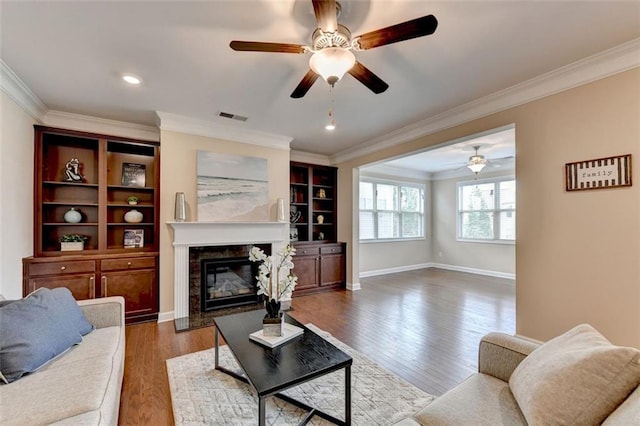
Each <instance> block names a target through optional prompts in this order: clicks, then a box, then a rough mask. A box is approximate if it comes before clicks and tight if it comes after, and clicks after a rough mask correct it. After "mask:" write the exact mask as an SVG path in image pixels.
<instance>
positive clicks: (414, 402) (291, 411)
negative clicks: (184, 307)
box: [167, 324, 434, 426]
mask: <svg viewBox="0 0 640 426" xmlns="http://www.w3.org/2000/svg"><path fill="white" fill-rule="evenodd" d="M307 327H308V328H309V329H310V330H312V331H313V332H315V333H316V334H318V335H320V336H322V337H323V338H325V339H326V340H328V341H329V342H331V343H332V344H333V345H335V346H337V347H338V348H340V349H341V350H343V351H344V352H346V353H348V354H349V355H351V357H352V358H353V366H352V368H351V402H352V405H351V420H352V423H353V424H354V425H363V426H364V425H366V426H370V425H385V426H387V425H392V424H394V423H395V422H397V421H400V420H402V419H403V418H405V417H407V416H411V415H412V414H414V413H416V412H417V411H419V410H420V409H421V408H423V407H425V406H426V405H427V404H429V403H430V402H431V401H432V400H433V398H434V397H433V396H432V395H429V394H428V393H426V392H423V391H421V390H420V389H418V388H416V387H415V386H413V385H412V384H410V383H408V382H407V381H405V380H403V379H401V378H400V377H398V376H396V375H394V374H392V373H390V372H389V371H387V370H385V369H384V368H382V367H381V366H379V365H378V364H376V363H375V362H373V361H371V360H370V359H368V358H367V357H365V356H364V355H362V354H361V353H359V352H357V351H356V350H355V349H352V348H350V347H349V346H347V345H345V344H344V343H342V342H341V341H339V340H338V339H336V338H334V337H333V336H331V335H330V334H329V333H327V332H325V331H323V330H321V329H319V328H317V327H315V326H314V325H313V324H308V325H307ZM220 365H221V366H224V367H226V368H229V369H231V370H233V371H237V372H239V373H240V372H241V370H240V368H239V366H238V364H237V363H236V361H235V359H234V358H233V355H232V354H231V351H230V350H229V349H228V348H227V346H221V348H220ZM167 373H168V375H169V387H170V390H171V403H172V406H173V416H174V419H175V424H176V425H184V426H195V425H233V426H239V425H252V426H253V425H256V424H257V422H258V397H257V395H256V394H255V391H253V389H252V388H251V387H250V386H249V385H247V384H245V383H242V382H240V381H238V380H236V379H234V378H233V377H230V376H229V375H227V374H224V373H222V372H220V371H216V370H215V369H214V350H213V349H209V350H205V351H200V352H196V353H192V354H189V355H184V356H181V357H177V358H172V359H169V360H167ZM284 393H285V394H287V395H289V396H291V397H293V398H296V399H298V400H300V401H303V402H305V403H307V404H309V405H311V406H313V407H315V408H317V409H320V410H322V411H324V412H326V413H328V414H331V415H333V416H335V417H337V418H339V419H344V370H340V371H337V372H334V373H331V374H327V375H325V376H322V377H320V378H318V379H315V380H312V381H310V382H307V383H303V384H301V385H299V386H296V387H294V388H291V389H289V390H287V391H285V392H284ZM306 414H307V413H306V411H304V410H302V409H299V408H298V407H296V406H294V405H291V404H289V403H286V402H284V401H282V400H281V399H279V398H276V397H270V398H267V402H266V424H267V425H297V424H298V423H299V422H300V421H301V420H302V419H304V417H305V415H306ZM308 424H310V425H329V424H332V423H329V422H327V421H326V420H324V419H321V418H319V417H317V416H314V417H313V418H312V420H311V422H309V423H308Z"/></svg>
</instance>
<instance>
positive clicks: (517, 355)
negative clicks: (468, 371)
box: [396, 333, 640, 426]
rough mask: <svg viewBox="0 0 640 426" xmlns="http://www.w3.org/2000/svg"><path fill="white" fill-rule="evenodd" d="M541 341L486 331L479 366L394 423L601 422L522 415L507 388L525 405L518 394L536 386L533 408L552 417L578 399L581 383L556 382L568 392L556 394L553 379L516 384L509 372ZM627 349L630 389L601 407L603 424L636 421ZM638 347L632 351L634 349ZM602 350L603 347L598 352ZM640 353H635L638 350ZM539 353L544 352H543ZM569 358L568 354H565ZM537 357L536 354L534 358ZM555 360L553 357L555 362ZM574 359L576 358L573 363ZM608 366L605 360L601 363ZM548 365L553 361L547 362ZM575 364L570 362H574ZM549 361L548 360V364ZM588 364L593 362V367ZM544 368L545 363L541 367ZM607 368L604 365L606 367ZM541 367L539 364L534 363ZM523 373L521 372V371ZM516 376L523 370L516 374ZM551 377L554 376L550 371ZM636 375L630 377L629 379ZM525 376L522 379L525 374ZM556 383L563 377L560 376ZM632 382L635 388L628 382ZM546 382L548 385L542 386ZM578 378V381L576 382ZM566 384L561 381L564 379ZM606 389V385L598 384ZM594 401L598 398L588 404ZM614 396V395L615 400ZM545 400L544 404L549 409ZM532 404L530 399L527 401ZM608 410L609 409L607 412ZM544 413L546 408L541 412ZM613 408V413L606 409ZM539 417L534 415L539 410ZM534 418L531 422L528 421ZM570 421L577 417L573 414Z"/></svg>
mask: <svg viewBox="0 0 640 426" xmlns="http://www.w3.org/2000/svg"><path fill="white" fill-rule="evenodd" d="M539 347H540V345H538V344H536V343H532V342H531V341H528V340H525V339H522V338H518V337H514V336H510V335H507V334H502V333H490V334H488V335H486V336H485V337H484V338H482V340H481V342H480V348H479V351H480V352H479V364H478V373H476V374H474V375H472V376H471V377H469V378H468V379H467V380H465V381H464V382H462V383H461V384H459V385H458V386H456V387H455V388H453V389H452V390H450V391H449V392H447V393H445V394H444V395H442V396H441V397H439V398H436V399H435V400H434V401H433V402H432V403H431V404H429V405H428V406H426V407H425V408H424V409H422V410H421V411H419V412H418V413H416V414H415V415H414V416H413V417H412V418H409V419H405V420H403V421H401V422H399V423H397V424H396V426H415V425H476V426H477V425H487V426H489V425H490V426H497V425H509V426H514V425H527V424H532V425H533V424H581V425H584V424H598V423H600V420H598V421H595V423H592V422H590V421H587V420H577V421H574V420H568V421H566V422H563V421H550V420H549V419H548V418H547V419H542V418H540V417H535V416H536V413H535V412H532V410H529V411H527V410H525V411H526V412H527V414H528V415H529V419H530V421H529V422H527V418H526V417H525V415H524V414H523V410H522V409H521V408H522V407H521V406H520V404H519V403H518V400H517V399H516V397H515V396H514V392H512V389H515V391H516V392H520V393H519V394H518V395H519V399H520V400H521V401H523V402H526V403H527V404H529V403H530V400H529V399H527V397H528V396H527V395H523V394H522V392H527V391H529V390H532V392H535V388H536V387H537V386H538V385H540V388H539V390H540V391H541V392H540V396H539V397H540V398H541V399H542V400H543V406H542V407H538V408H540V409H541V412H542V414H541V415H542V416H545V415H549V416H553V415H555V414H556V413H554V412H553V411H552V410H553V409H554V408H553V406H556V408H557V409H558V411H562V410H564V409H565V407H573V406H575V405H576V404H577V403H573V402H571V398H572V397H575V396H576V395H573V394H572V391H571V389H573V390H575V392H576V393H577V394H579V392H580V387H579V386H578V387H574V386H571V385H572V384H571V383H562V382H561V383H560V384H558V386H564V385H566V384H568V385H569V386H568V387H567V388H566V389H568V390H569V391H567V392H562V391H561V392H558V393H555V392H554V389H553V386H554V383H550V382H553V379H551V380H550V381H549V380H548V378H542V379H541V380H537V381H535V382H532V383H535V384H534V385H533V386H527V389H524V391H523V390H522V389H521V388H520V389H519V388H518V386H517V383H514V381H513V380H511V386H510V379H512V374H513V373H514V371H515V370H516V368H517V366H518V365H519V364H520V363H521V362H522V361H523V360H524V359H525V358H526V357H527V356H529V354H531V353H532V352H533V351H534V349H537V348H539ZM625 349H629V350H630V352H629V351H628V352H627V357H628V359H627V365H626V366H624V368H626V369H627V370H626V371H627V372H629V370H633V371H631V376H632V377H631V378H630V379H629V380H625V383H626V385H625V386H626V389H629V388H631V390H630V391H628V390H624V389H623V390H622V391H621V392H622V394H621V395H624V396H623V397H622V401H621V403H618V402H613V404H614V405H613V406H611V405H609V406H608V407H606V408H605V412H607V413H609V412H610V413H611V414H608V415H606V414H605V416H606V418H605V420H604V422H602V424H603V425H605V426H612V425H621V426H622V425H624V426H627V425H632V424H634V425H640V387H638V382H639V381H640V357H639V356H637V355H636V356H635V358H634V355H633V351H634V348H625ZM636 351H637V350H636ZM600 352H602V351H600ZM637 352H638V353H639V354H640V351H637ZM543 355H544V353H543ZM569 356H570V357H571V356H573V355H569ZM538 358H539V356H538ZM554 362H555V361H554ZM576 362H577V361H576ZM604 363H605V364H608V363H609V361H605V362H604ZM552 364H553V362H552ZM574 364H575V363H574ZM547 365H549V364H547ZM594 365H595V364H593V365H592V366H594ZM573 367H574V365H570V366H569V367H563V371H567V374H569V373H570V371H569V370H571V369H572V368H573ZM545 368H546V367H545ZM606 368H607V367H604V369H606ZM538 369H540V367H538ZM525 373H526V372H525ZM518 374H520V375H522V374H524V373H523V372H520V373H518ZM555 376H556V377H558V376H559V374H555ZM634 377H635V378H634ZM525 379H526V378H525ZM559 379H560V380H561V381H562V379H561V378H559ZM634 380H635V390H633V389H634V385H633V381H634ZM545 381H546V382H547V384H548V386H547V387H546V388H545V387H542V386H543V385H544V384H545ZM576 381H579V380H576ZM612 381H613V382H615V383H616V384H620V383H619V382H622V380H621V379H619V375H615V373H614V375H612ZM564 382H566V380H564ZM602 387H605V388H606V386H604V385H603V386H602ZM589 388H591V390H594V391H595V390H597V391H598V393H600V394H601V393H602V392H600V391H601V389H596V388H599V386H589ZM598 393H595V392H594V395H595V396H594V398H591V399H590V400H589V401H582V402H586V403H587V404H588V405H589V406H590V407H591V406H593V405H594V404H596V403H602V402H603V401H602V398H601V397H600V396H601V395H599V394H598ZM595 399H600V400H599V401H596V402H593V401H594V400H595ZM614 399H615V398H614ZM544 404H546V405H548V410H547V409H546V408H545V406H544ZM532 405H533V403H532ZM607 410H610V411H607ZM546 411H548V412H546ZM611 411H612V412H611ZM538 415H539V413H538ZM577 416H578V418H581V417H579V416H581V414H580V413H578V414H577ZM532 418H533V419H537V420H534V421H531V419H532ZM573 419H576V417H574V418H573Z"/></svg>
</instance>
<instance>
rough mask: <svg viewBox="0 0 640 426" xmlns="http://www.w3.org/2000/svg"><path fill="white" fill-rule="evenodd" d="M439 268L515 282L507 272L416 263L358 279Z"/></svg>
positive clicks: (367, 274)
mask: <svg viewBox="0 0 640 426" xmlns="http://www.w3.org/2000/svg"><path fill="white" fill-rule="evenodd" d="M427 268H440V269H446V270H449V271H458V272H468V273H470V274H478V275H487V276H490V277H496V278H506V279H509V280H515V279H516V274H512V273H509V272H499V271H489V270H487V269H477V268H468V267H466V266H456V265H447V264H445V263H431V262H430V263H418V264H415V265H406V266H398V267H395V268H386V269H377V270H375V271H366V272H361V273H360V278H366V277H375V276H377V275H386V274H394V273H397V272H406V271H415V270H416V269H427Z"/></svg>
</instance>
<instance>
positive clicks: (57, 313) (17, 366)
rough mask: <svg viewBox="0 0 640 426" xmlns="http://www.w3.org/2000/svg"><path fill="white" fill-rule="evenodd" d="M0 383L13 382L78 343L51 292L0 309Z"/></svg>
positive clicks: (74, 328) (41, 291)
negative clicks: (0, 381)
mask: <svg viewBox="0 0 640 426" xmlns="http://www.w3.org/2000/svg"><path fill="white" fill-rule="evenodd" d="M0 324H2V326H1V327H0V373H1V374H0V379H1V380H2V381H4V382H5V383H10V382H13V381H15V380H17V379H19V378H20V377H22V376H23V375H25V374H27V373H32V372H34V371H36V370H37V369H39V368H40V367H42V366H43V365H45V364H46V363H47V362H49V361H50V360H52V359H53V358H55V357H57V356H58V355H60V354H61V353H63V352H64V351H66V350H67V349H69V348H70V347H71V346H73V345H75V344H78V343H80V342H81V341H82V336H81V335H80V333H79V332H78V328H77V326H76V325H75V324H74V323H73V322H72V321H71V320H69V319H68V318H67V313H66V312H65V311H64V310H63V309H61V305H60V302H59V300H58V296H57V295H56V293H55V292H53V291H51V290H49V289H47V288H40V289H38V290H36V291H35V292H33V293H31V294H30V295H29V296H27V297H25V298H24V299H21V300H17V301H15V302H13V303H10V304H8V305H5V306H3V307H1V308H0Z"/></svg>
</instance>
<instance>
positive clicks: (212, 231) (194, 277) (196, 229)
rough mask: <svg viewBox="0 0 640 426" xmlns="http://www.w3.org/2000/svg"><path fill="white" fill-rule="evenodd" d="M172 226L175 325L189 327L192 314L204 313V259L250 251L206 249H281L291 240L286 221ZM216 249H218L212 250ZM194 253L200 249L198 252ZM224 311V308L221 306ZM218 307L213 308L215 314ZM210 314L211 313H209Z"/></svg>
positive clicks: (183, 327) (244, 255) (241, 255)
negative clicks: (201, 272) (218, 252)
mask: <svg viewBox="0 0 640 426" xmlns="http://www.w3.org/2000/svg"><path fill="white" fill-rule="evenodd" d="M168 224H169V225H170V226H171V227H172V228H173V231H174V232H173V248H174V259H173V260H174V264H173V270H174V298H173V302H174V320H175V321H176V329H186V328H188V325H187V326H183V325H182V323H186V324H188V323H189V317H190V316H191V315H192V314H193V313H194V312H197V313H201V298H202V297H201V296H202V293H201V291H202V290H201V287H200V284H201V282H202V281H201V280H202V277H201V274H200V270H201V268H202V262H201V261H202V260H203V259H217V258H220V257H227V258H239V257H242V258H246V259H247V260H248V258H249V253H248V251H247V252H242V253H238V252H236V251H234V250H231V251H227V252H226V253H225V252H223V253H222V254H219V255H210V253H207V250H211V249H213V248H226V247H229V246H231V247H233V246H244V247H251V246H253V245H257V246H259V247H260V248H262V249H263V250H265V249H266V250H268V251H265V252H266V253H273V252H275V251H276V250H280V249H281V248H282V247H283V246H284V245H285V244H286V243H287V242H288V240H289V224H288V223H283V222H169V223H168ZM213 251H215V249H214V250H213ZM194 253H199V254H198V256H195V255H194ZM220 311H222V312H223V311H224V310H220ZM215 312H217V309H216V310H214V311H211V312H210V313H211V314H213V313H215ZM207 314H209V313H207Z"/></svg>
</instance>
